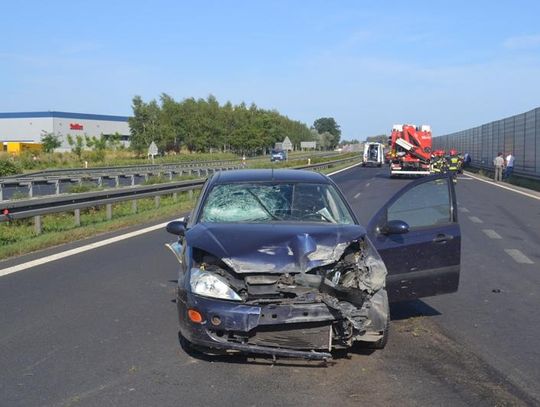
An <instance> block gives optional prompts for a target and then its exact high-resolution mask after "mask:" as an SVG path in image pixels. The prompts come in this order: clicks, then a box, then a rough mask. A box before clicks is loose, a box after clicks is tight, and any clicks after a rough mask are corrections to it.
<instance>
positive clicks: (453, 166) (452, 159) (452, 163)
mask: <svg viewBox="0 0 540 407" xmlns="http://www.w3.org/2000/svg"><path fill="white" fill-rule="evenodd" d="M458 165H459V158H457V157H450V165H449V166H448V169H449V170H450V171H456V170H457V169H458Z"/></svg>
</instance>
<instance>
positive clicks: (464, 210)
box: [458, 204, 469, 213]
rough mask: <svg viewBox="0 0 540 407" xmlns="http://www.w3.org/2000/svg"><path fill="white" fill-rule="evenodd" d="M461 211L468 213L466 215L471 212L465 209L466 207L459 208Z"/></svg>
mask: <svg viewBox="0 0 540 407" xmlns="http://www.w3.org/2000/svg"><path fill="white" fill-rule="evenodd" d="M458 206H459V204H458ZM459 210H460V211H461V212H466V213H468V212H469V210H468V209H467V208H465V207H461V208H459Z"/></svg>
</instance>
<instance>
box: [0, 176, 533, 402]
mask: <svg viewBox="0 0 540 407" xmlns="http://www.w3.org/2000/svg"><path fill="white" fill-rule="evenodd" d="M334 179H335V180H336V182H337V183H338V184H339V185H340V186H341V188H342V189H343V190H344V192H345V193H346V195H347V198H348V200H349V201H350V202H351V204H352V206H353V208H354V209H355V211H356V212H357V213H358V215H359V217H360V219H361V220H362V221H363V222H367V220H369V217H370V216H371V214H372V213H373V212H374V211H375V210H376V209H377V208H378V207H379V206H380V205H381V204H382V203H383V202H384V201H385V200H386V199H387V198H388V197H389V196H391V195H392V193H393V192H394V191H396V190H397V189H399V188H400V187H401V186H402V185H404V184H405V183H406V182H408V181H406V180H391V179H388V176H387V174H386V170H384V169H376V168H373V169H370V168H355V169H352V170H349V171H346V172H343V173H340V174H337V175H336V176H334ZM457 190H458V200H459V202H460V205H461V209H462V212H461V216H460V223H461V225H462V234H463V249H462V250H463V252H462V279H461V285H460V291H459V292H458V293H456V294H451V295H446V296H440V297H435V298H431V299H426V300H425V301H415V302H412V303H405V304H399V305H396V306H393V308H392V319H393V323H392V329H391V338H390V342H389V344H388V346H387V348H386V349H385V350H383V351H376V352H370V351H368V350H365V349H356V350H355V351H354V352H351V353H350V354H349V355H344V354H339V355H337V358H336V360H335V361H334V362H333V363H332V364H330V365H329V366H322V365H320V364H318V363H308V362H298V361H286V360H280V361H278V363H276V364H272V363H271V361H269V360H267V359H262V358H243V357H228V358H213V359H212V358H194V357H191V356H188V355H187V354H185V353H184V352H183V351H182V350H181V349H180V347H179V345H178V340H177V322H176V316H175V304H173V303H172V302H171V300H172V299H173V297H174V294H173V292H174V283H171V282H170V281H171V280H174V279H175V278H176V264H175V261H176V260H175V259H174V258H173V256H172V255H170V254H169V253H168V252H167V250H166V249H165V248H164V247H163V244H164V243H165V242H168V241H171V240H173V237H172V236H171V235H168V234H167V233H166V232H165V231H155V232H151V233H147V234H144V235H141V236H137V237H134V238H131V239H127V240H124V241H121V242H118V243H114V244H111V245H109V246H105V247H101V248H98V249H95V250H91V251H87V252H84V253H81V254H78V255H75V256H71V257H67V258H64V259H62V260H58V261H56V262H51V263H47V264H44V265H41V266H37V267H34V268H31V269H28V270H24V271H21V272H18V273H15V274H11V275H8V276H4V277H1V278H0V310H1V312H0V406H109V405H115V406H124V405H125V406H128V405H129V406H148V405H160V406H168V405H175V406H176V405H186V406H197V405H205V406H209V405H216V406H220V405H221V406H223V405H227V406H228V405H233V404H236V405H238V404H239V405H263V406H274V405H275V406H283V405H310V406H313V405H327V404H331V403H335V404H339V405H358V404H362V405H367V404H370V405H381V406H382V405H396V404H399V405H405V406H407V405H410V406H413V405H448V406H460V405H480V406H482V405H485V406H492V405H520V404H521V405H534V404H540V401H539V400H540V385H539V384H538V378H539V377H540V368H539V367H538V366H537V361H538V360H540V357H539V356H540V355H539V350H538V349H539V348H540V346H539V345H540V340H539V339H538V338H539V334H540V332H539V330H540V324H539V317H538V314H537V313H536V312H535V311H536V309H537V308H538V306H539V305H540V299H539V296H538V287H539V285H538V282H539V281H538V280H539V277H538V272H539V270H540V269H539V266H538V265H539V264H540V236H539V235H538V233H539V231H540V224H539V222H540V216H538V215H539V213H540V203H539V201H536V200H533V199H532V198H527V197H524V196H520V195H517V194H515V193H513V192H510V191H505V190H502V189H500V188H496V187H494V186H492V185H489V184H485V183H483V182H480V181H476V180H460V181H459V182H458V186H457ZM465 210H466V211H467V212H465ZM478 221H481V222H482V223H480V222H478ZM484 230H488V231H489V232H484ZM491 231H493V232H495V234H493V233H492V232H491ZM496 234H497V235H498V236H500V237H501V238H500V239H498V238H495V237H496ZM490 236H491V237H490ZM98 239H99V238H98ZM94 240H96V239H94ZM505 249H507V250H510V249H512V250H519V253H521V255H522V256H521V255H519V254H517V253H518V252H515V251H510V252H506V251H505ZM62 250H64V248H56V249H51V250H49V251H47V253H52V252H58V251H62ZM509 253H511V254H509ZM42 254H43V253H42ZM42 254H37V255H31V256H27V257H25V258H24V259H19V260H16V261H13V260H12V261H10V262H4V263H0V269H2V268H4V267H5V266H8V265H11V264H13V263H17V262H21V261H24V260H25V259H28V258H33V257H38V256H40V255H42ZM512 256H513V257H512ZM523 256H526V258H528V259H529V260H530V261H531V262H533V264H524V263H518V262H517V260H519V261H524V257H523ZM494 291H495V292H494Z"/></svg>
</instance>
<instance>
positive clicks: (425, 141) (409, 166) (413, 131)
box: [387, 124, 432, 176]
mask: <svg viewBox="0 0 540 407" xmlns="http://www.w3.org/2000/svg"><path fill="white" fill-rule="evenodd" d="M388 144H389V146H390V152H389V153H388V156H387V158H388V160H389V161H390V171H391V176H400V175H429V173H430V161H431V148H432V145H431V127H430V126H428V125H422V126H420V127H416V126H415V125H413V124H395V125H394V126H393V127H392V134H391V136H390V137H389V139H388Z"/></svg>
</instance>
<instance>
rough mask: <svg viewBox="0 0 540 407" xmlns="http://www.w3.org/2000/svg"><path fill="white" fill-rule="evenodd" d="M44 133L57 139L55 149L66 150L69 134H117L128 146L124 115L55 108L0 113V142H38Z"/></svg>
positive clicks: (127, 132) (68, 147)
mask: <svg viewBox="0 0 540 407" xmlns="http://www.w3.org/2000/svg"><path fill="white" fill-rule="evenodd" d="M48 133H52V134H55V135H57V136H58V137H59V138H60V141H61V142H62V146H61V147H60V148H59V149H58V151H69V150H70V146H69V144H68V142H67V135H68V134H70V135H71V136H72V137H75V136H88V137H92V136H96V137H99V136H101V135H104V136H108V135H113V134H119V135H120V140H121V142H122V144H124V145H125V146H128V145H129V140H130V131H129V125H128V117H127V116H110V115H101V114H87V113H68V112H55V111H48V112H21V113H0V143H2V142H8V141H24V142H40V141H41V137H42V136H44V135H46V134H48ZM0 145H1V144H0Z"/></svg>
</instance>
